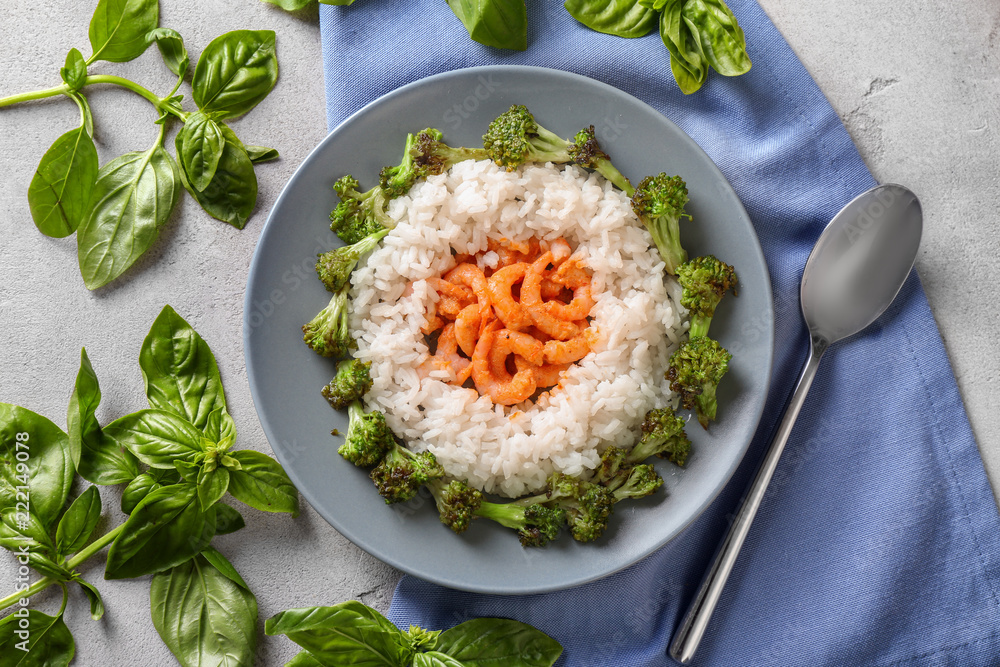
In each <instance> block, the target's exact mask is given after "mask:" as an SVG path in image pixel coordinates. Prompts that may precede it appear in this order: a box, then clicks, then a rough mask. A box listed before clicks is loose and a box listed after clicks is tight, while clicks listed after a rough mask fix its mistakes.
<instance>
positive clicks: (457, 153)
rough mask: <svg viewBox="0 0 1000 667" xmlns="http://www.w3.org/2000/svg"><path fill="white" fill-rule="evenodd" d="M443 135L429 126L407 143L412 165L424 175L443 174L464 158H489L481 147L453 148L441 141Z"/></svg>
mask: <svg viewBox="0 0 1000 667" xmlns="http://www.w3.org/2000/svg"><path fill="white" fill-rule="evenodd" d="M443 136H444V135H442V134H441V132H440V131H439V130H435V129H434V128H432V127H429V128H427V129H426V130H424V131H423V132H420V133H419V134H417V138H416V141H415V142H413V144H412V145H409V153H410V159H411V160H412V163H413V165H414V167H415V168H417V169H420V170H422V172H423V174H424V175H425V176H430V175H433V174H443V173H444V172H446V171H448V170H449V169H451V168H452V167H453V166H454V165H456V164H458V163H459V162H464V161H465V160H485V159H487V158H489V155H487V153H486V150H485V149H483V148H461V147H460V148H455V147H452V146H449V145H448V144H446V143H444V142H442V141H441V138H442V137H443Z"/></svg>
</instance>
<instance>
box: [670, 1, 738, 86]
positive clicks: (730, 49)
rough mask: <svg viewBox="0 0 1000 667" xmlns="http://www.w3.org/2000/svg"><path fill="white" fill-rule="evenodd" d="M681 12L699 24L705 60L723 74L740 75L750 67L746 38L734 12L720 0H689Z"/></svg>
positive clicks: (689, 19) (693, 22)
mask: <svg viewBox="0 0 1000 667" xmlns="http://www.w3.org/2000/svg"><path fill="white" fill-rule="evenodd" d="M682 15H683V17H684V18H685V20H687V21H688V22H689V23H691V24H694V25H695V26H697V27H698V34H699V36H700V38H701V48H702V51H703V52H704V54H705V60H707V61H708V64H709V65H711V66H712V69H714V70H715V71H716V72H718V73H719V74H722V75H723V76H739V75H740V74H746V73H747V72H748V71H750V58H749V57H748V56H747V50H746V46H747V45H746V38H745V37H744V35H743V30H742V29H741V28H740V26H739V24H738V23H737V22H736V16H734V15H733V12H732V11H730V9H729V7H727V6H726V3H725V2H722V1H721V0H688V1H687V2H685V3H684V9H683V10H682Z"/></svg>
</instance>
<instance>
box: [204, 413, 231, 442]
mask: <svg viewBox="0 0 1000 667" xmlns="http://www.w3.org/2000/svg"><path fill="white" fill-rule="evenodd" d="M204 431H205V437H206V438H208V439H209V440H212V441H213V442H220V443H221V442H222V441H223V440H226V439H229V440H236V422H234V421H233V418H232V417H230V416H229V413H228V412H226V409H225V408H224V407H219V408H216V409H215V410H212V412H210V413H209V415H208V419H207V420H205V429H204Z"/></svg>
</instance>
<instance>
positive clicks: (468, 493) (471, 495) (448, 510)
mask: <svg viewBox="0 0 1000 667" xmlns="http://www.w3.org/2000/svg"><path fill="white" fill-rule="evenodd" d="M427 486H428V488H429V489H430V490H431V495H433V496H434V503H435V504H436V505H437V510H438V515H439V516H440V517H441V523H443V524H444V525H446V526H448V527H449V528H451V529H452V530H453V531H455V532H456V533H464V532H465V531H466V530H468V529H469V525H470V524H471V523H472V520H473V519H474V518H475V516H476V510H478V509H479V507H480V505H482V503H483V494H482V493H481V492H480V491H478V490H476V489H473V488H472V487H471V486H469V485H468V484H466V483H465V482H463V481H461V480H458V479H455V480H452V481H451V482H448V483H447V484H445V483H444V482H443V481H442V480H433V481H431V482H430V483H429V484H428V485H427Z"/></svg>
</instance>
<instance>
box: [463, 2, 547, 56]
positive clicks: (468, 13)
mask: <svg viewBox="0 0 1000 667" xmlns="http://www.w3.org/2000/svg"><path fill="white" fill-rule="evenodd" d="M448 6H449V7H451V11H453V12H455V16H457V17H458V19H459V20H460V21H461V22H462V25H464V26H465V29H466V30H468V31H469V37H471V38H472V39H474V40H475V41H477V42H479V43H480V44H485V45H486V46H494V47H496V48H498V49H514V50H515V51H524V50H525V49H527V48H528V8H527V7H526V6H525V2H524V0H448Z"/></svg>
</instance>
